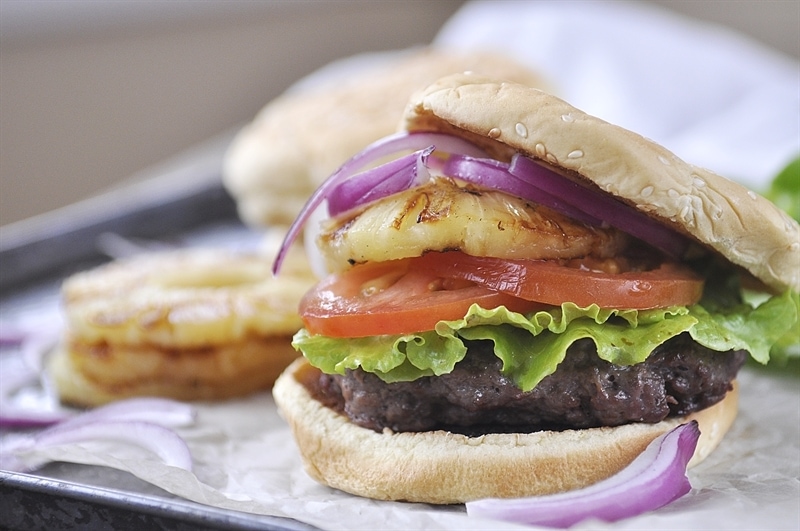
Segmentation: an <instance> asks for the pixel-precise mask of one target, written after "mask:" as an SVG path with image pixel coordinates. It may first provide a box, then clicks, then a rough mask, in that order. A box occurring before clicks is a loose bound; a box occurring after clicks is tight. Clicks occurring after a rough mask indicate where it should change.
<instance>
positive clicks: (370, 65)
mask: <svg viewBox="0 0 800 531" xmlns="http://www.w3.org/2000/svg"><path fill="white" fill-rule="evenodd" d="M354 65H357V67H356V66H354ZM466 70H472V71H476V72H483V73H485V74H487V75H492V76H495V77H498V78H500V79H510V80H513V81H517V82H520V83H525V84H527V85H532V86H542V83H543V82H542V80H541V78H540V77H539V76H538V75H537V74H536V73H534V72H531V71H530V70H529V69H527V68H526V67H524V66H522V65H520V64H519V63H517V62H515V61H513V60H511V59H509V58H508V57H506V56H504V55H497V54H491V53H469V54H464V53H457V52H450V51H445V50H436V49H432V48H422V49H418V50H412V51H403V53H397V54H390V55H388V56H386V55H385V56H381V57H380V58H378V59H376V58H370V57H362V56H355V57H353V58H351V60H350V61H345V62H342V63H340V64H338V65H337V64H334V65H329V66H328V67H326V70H325V72H324V73H318V74H317V75H316V76H314V74H312V77H315V78H316V80H315V81H314V82H311V81H307V82H305V83H301V85H302V86H301V87H293V89H290V90H289V91H287V92H286V93H285V94H283V95H282V96H279V97H278V98H276V99H275V100H273V101H271V102H270V103H269V104H267V105H266V106H265V107H264V108H263V109H262V110H261V111H260V112H259V114H258V115H257V116H256V117H255V119H254V120H253V121H252V122H251V123H250V124H248V125H247V126H246V127H244V128H243V129H242V130H241V131H240V132H239V133H238V135H237V136H236V137H235V138H234V140H233V142H232V143H231V146H230V148H229V149H228V152H227V153H226V156H225V161H224V168H223V182H224V184H225V186H226V188H227V189H228V190H229V191H230V192H231V195H233V197H234V198H235V199H236V202H237V206H238V208H239V214H240V217H241V218H242V220H244V221H245V222H246V223H248V224H250V225H253V226H270V225H288V224H290V223H291V222H292V221H293V220H294V218H295V217H296V216H297V214H298V212H300V209H301V208H302V206H303V204H304V203H305V202H306V200H307V199H308V197H309V196H310V195H311V194H312V193H313V192H314V190H315V189H316V188H317V187H318V186H319V184H321V183H322V181H323V180H324V179H325V178H327V177H328V176H329V175H330V174H331V173H333V172H334V171H335V170H336V169H337V168H338V167H339V166H340V165H341V164H342V163H343V162H344V161H345V160H347V159H348V158H350V157H351V156H352V155H353V154H355V153H357V152H359V151H361V150H362V149H363V148H364V147H366V146H367V145H368V144H369V143H371V142H373V141H375V140H378V139H379V138H382V137H384V136H386V135H388V134H391V133H393V132H395V131H396V130H397V126H398V124H399V123H400V120H401V118H402V115H403V108H404V106H405V104H406V102H407V101H408V96H409V94H411V93H412V92H414V91H415V90H419V89H421V88H423V87H425V86H427V85H428V84H429V83H432V82H433V81H435V80H436V79H437V78H439V77H440V76H443V75H446V74H451V73H453V72H463V71H466ZM342 72H344V73H342ZM323 74H325V75H323ZM334 74H335V75H334ZM343 78H344V79H343Z"/></svg>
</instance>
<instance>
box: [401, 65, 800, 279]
mask: <svg viewBox="0 0 800 531" xmlns="http://www.w3.org/2000/svg"><path fill="white" fill-rule="evenodd" d="M403 127H405V128H406V129H408V130H428V131H443V132H450V133H455V134H458V135H461V136H465V137H467V138H469V139H470V140H472V141H474V142H476V143H478V144H480V145H482V146H483V147H485V148H486V149H487V150H488V151H489V152H490V153H492V154H493V155H494V156H497V157H498V158H501V159H507V158H509V157H510V156H511V154H512V153H513V152H515V151H520V152H523V153H525V154H526V155H528V156H529V157H532V158H534V159H537V160H539V161H541V162H543V163H546V164H549V165H551V166H552V167H553V168H555V169H556V170H558V171H559V172H560V173H563V174H566V175H568V176H570V177H572V178H575V179H578V180H581V181H584V182H586V183H590V184H592V185H594V186H596V187H598V188H599V189H601V190H603V191H605V192H607V193H609V194H612V195H613V196H615V197H617V198H618V199H620V200H622V201H624V202H625V203H627V204H629V205H631V206H633V207H635V208H637V209H638V210H640V211H642V212H645V213H647V214H648V215H649V216H651V217H652V218H655V219H657V220H659V221H660V222H662V223H664V224H666V225H668V226H670V227H672V228H673V229H675V230H677V231H679V232H681V233H683V234H685V235H687V236H690V237H691V238H692V239H694V240H695V241H697V242H699V243H701V244H703V245H704V246H706V247H708V248H710V249H713V250H714V251H716V252H717V253H719V254H720V255H722V256H724V257H725V258H727V259H728V260H730V261H731V262H732V263H734V264H736V265H738V266H741V267H743V268H744V269H746V270H747V271H749V272H750V273H751V274H752V275H753V276H755V277H756V278H758V279H759V280H761V281H762V282H763V283H764V284H765V285H766V286H768V287H770V288H771V289H773V290H775V291H784V290H786V289H787V288H792V289H794V290H796V291H800V226H799V225H798V223H797V222H796V221H794V220H793V219H791V218H790V217H789V216H788V215H787V214H786V213H785V212H783V211H782V210H780V209H779V208H778V207H776V206H775V205H774V204H773V203H771V202H770V201H769V200H767V199H765V198H763V197H762V196H760V195H758V194H756V193H755V192H753V191H751V190H748V189H747V188H745V187H744V186H741V185H740V184H737V183H735V182H733V181H730V180H728V179H726V178H724V177H721V176H719V175H717V174H715V173H713V172H711V171H709V170H707V169H703V168H699V167H696V166H693V165H691V164H689V163H687V162H684V161H683V160H681V159H680V158H678V157H677V156H676V155H675V154H673V153H671V152H670V151H668V150H667V149H665V148H664V147H662V146H660V145H658V144H656V143H654V142H652V141H651V140H648V139H646V138H644V137H642V136H641V135H638V134H636V133H633V132H631V131H628V130H626V129H624V128H622V127H618V126H616V125H613V124H610V123H608V122H605V121H603V120H601V119H599V118H596V117H594V116H591V115H588V114H586V113H584V112H583V111H581V110H579V109H576V108H575V107H573V106H571V105H570V104H568V103H566V102H564V101H563V100H561V99H559V98H557V97H555V96H552V95H550V94H547V93H545V92H542V91H541V90H538V89H534V88H531V87H528V86H525V85H521V84H517V83H512V82H503V81H498V80H496V79H492V78H489V77H485V76H481V75H475V74H456V75H450V76H446V77H443V78H440V79H439V80H438V81H436V82H434V83H433V84H432V85H429V86H428V87H427V88H425V89H424V90H421V91H419V92H417V93H416V94H415V95H414V96H412V98H411V101H410V102H409V103H408V105H407V106H406V111H405V114H404V120H403Z"/></svg>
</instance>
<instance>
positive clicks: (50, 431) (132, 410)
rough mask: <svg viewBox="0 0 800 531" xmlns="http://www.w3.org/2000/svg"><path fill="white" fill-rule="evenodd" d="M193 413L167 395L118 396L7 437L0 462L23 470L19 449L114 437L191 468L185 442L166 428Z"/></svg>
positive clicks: (184, 421) (188, 421)
mask: <svg viewBox="0 0 800 531" xmlns="http://www.w3.org/2000/svg"><path fill="white" fill-rule="evenodd" d="M25 414H26V415H29V416H30V415H31V414H32V413H31V412H25ZM195 414H196V411H195V408H194V407H193V406H192V405H190V404H185V403H183V402H177V401H175V400H170V399H167V398H131V399H127V400H120V401H118V402H113V403H111V404H108V405H106V406H102V407H98V408H95V409H93V410H90V411H87V412H85V413H82V414H80V415H76V416H73V417H71V418H68V419H66V420H65V419H64V418H62V419H59V421H60V423H59V424H57V425H56V426H51V427H49V428H47V429H45V430H43V431H41V432H39V433H37V434H35V435H30V436H25V437H19V438H17V439H16V440H14V441H11V442H10V443H9V444H7V445H5V446H4V448H3V451H2V452H0V463H4V464H5V465H4V466H6V467H12V466H13V467H14V468H13V469H14V470H17V471H24V469H27V468H28V467H26V466H25V465H23V460H22V459H20V458H19V457H18V453H19V452H24V451H26V450H31V449H35V448H45V447H50V446H58V445H62V444H72V443H81V442H89V441H93V440H116V441H122V442H126V443H130V444H135V445H138V446H140V447H142V448H145V449H148V450H151V451H153V452H154V453H155V454H156V455H158V456H159V457H161V459H162V460H164V462H165V463H166V464H168V465H171V466H178V467H180V468H184V469H186V470H191V462H192V461H191V455H189V450H188V447H187V446H186V443H185V442H184V441H183V440H182V439H181V438H180V437H179V436H178V435H177V434H176V433H175V432H173V431H172V430H171V429H169V428H170V427H180V426H187V425H189V424H191V423H192V422H193V421H194V419H195ZM26 418H29V417H26ZM27 425H28V426H30V423H28V424H27ZM9 469H10V468H9Z"/></svg>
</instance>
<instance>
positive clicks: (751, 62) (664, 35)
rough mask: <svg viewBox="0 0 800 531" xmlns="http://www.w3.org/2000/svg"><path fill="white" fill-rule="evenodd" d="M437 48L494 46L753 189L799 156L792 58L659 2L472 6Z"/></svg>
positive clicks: (594, 110)
mask: <svg viewBox="0 0 800 531" xmlns="http://www.w3.org/2000/svg"><path fill="white" fill-rule="evenodd" d="M434 44H435V45H436V46H441V47H454V48H458V49H476V48H478V49H486V48H488V49H496V50H500V51H503V52H505V53H507V54H509V55H511V56H513V57H515V58H517V59H518V60H520V61H522V62H523V63H525V64H527V65H528V66H530V67H531V68H534V69H536V70H538V71H539V72H541V73H542V75H543V76H544V77H546V78H547V79H548V80H550V81H551V82H552V84H553V85H554V91H555V92H557V95H558V96H560V97H561V98H563V99H565V100H566V101H568V102H569V103H571V104H572V105H574V106H576V107H578V108H580V109H581V110H583V111H585V112H588V113H589V114H593V115H595V116H597V117H599V118H602V119H604V120H607V121H609V122H612V123H615V124H617V125H620V126H622V127H625V128H627V129H631V130H633V131H635V132H637V133H640V134H642V135H644V136H646V137H649V138H651V139H653V140H655V141H656V142H658V143H659V144H662V145H663V146H664V147H666V148H668V149H670V150H671V151H673V152H674V153H675V154H676V155H678V156H679V157H681V158H682V159H684V160H686V161H687V162H690V163H692V164H695V165H697V166H703V167H706V168H708V169H710V170H713V171H715V172H717V173H719V174H720V175H724V176H726V177H728V178H729V179H732V180H737V181H739V182H741V183H743V184H745V185H747V186H749V187H751V188H753V189H755V190H756V191H761V190H763V189H764V187H765V186H766V185H767V184H768V183H769V181H770V180H771V178H772V177H773V176H774V175H775V174H776V173H777V172H778V171H780V169H782V168H783V166H784V165H785V164H786V163H788V162H789V160H791V158H793V157H794V156H797V155H798V154H800V64H799V63H798V61H797V60H795V59H793V58H791V57H789V56H786V55H783V54H781V53H779V52H777V51H775V50H772V49H770V48H768V47H766V46H765V45H762V44H760V43H758V42H756V41H755V40H753V39H750V38H748V37H745V36H744V35H742V34H739V33H736V32H734V31H732V30H728V29H726V28H723V27H720V26H716V25H711V24H707V23H702V22H699V21H697V20H694V19H688V18H685V17H683V16H679V15H675V14H673V13H672V12H669V11H666V10H664V9H662V8H657V7H653V6H650V5H647V4H644V3H634V2H624V1H613V2H608V1H566V2H562V1H547V0H538V1H498V0H488V1H475V2H471V3H468V4H465V5H464V7H463V8H462V9H461V10H460V11H458V12H457V13H456V14H455V15H454V16H453V17H452V18H451V19H450V20H449V21H448V22H447V23H446V24H445V25H444V26H443V27H442V29H441V31H440V32H439V34H438V36H437V37H436V39H435V41H434Z"/></svg>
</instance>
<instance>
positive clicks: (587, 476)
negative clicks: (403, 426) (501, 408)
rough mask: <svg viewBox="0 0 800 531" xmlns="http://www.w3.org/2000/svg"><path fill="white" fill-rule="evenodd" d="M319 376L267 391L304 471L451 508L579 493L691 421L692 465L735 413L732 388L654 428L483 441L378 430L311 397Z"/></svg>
mask: <svg viewBox="0 0 800 531" xmlns="http://www.w3.org/2000/svg"><path fill="white" fill-rule="evenodd" d="M317 374H318V372H317V369H315V368H313V367H311V366H310V365H309V364H308V363H307V362H306V361H305V359H302V358H301V359H298V360H297V361H295V362H294V363H292V365H290V366H289V368H288V369H287V370H286V371H285V372H284V373H283V374H282V375H281V376H280V378H279V379H278V381H277V382H276V383H275V387H274V388H273V395H274V397H275V401H276V403H277V404H278V407H279V410H280V412H281V414H282V415H283V416H284V418H285V419H286V420H287V422H288V423H289V425H290V426H291V429H292V431H293V433H294V437H295V439H296V441H297V445H298V447H299V449H300V454H301V456H302V459H303V462H304V465H305V469H306V471H307V472H308V474H309V475H310V476H311V477H312V478H314V479H315V480H317V481H318V482H320V483H322V484H325V485H328V486H331V487H334V488H337V489H340V490H343V491H346V492H349V493H352V494H356V495H359V496H364V497H368V498H374V499H379V500H404V501H412V502H422V503H435V504H448V503H463V502H467V501H470V500H476V499H480V498H487V497H498V498H512V497H523V496H534V495H541V494H550V493H555V492H561V491H566V490H571V489H577V488H581V487H585V486H588V485H591V484H593V483H596V482H597V481H600V480H603V479H605V478H607V477H610V476H612V475H613V474H615V473H616V472H618V471H620V470H621V469H623V468H624V467H625V466H627V465H628V464H629V463H630V462H631V461H633V459H635V458H636V456H638V455H639V454H640V453H641V452H642V451H643V450H644V449H645V448H646V447H647V445H648V444H649V443H650V442H651V441H652V440H653V439H655V438H656V437H658V436H659V435H661V434H663V433H666V432H667V431H669V430H670V429H672V428H674V427H675V426H677V425H678V424H680V423H683V422H687V421H689V420H692V419H694V420H697V421H698V422H699V424H700V431H701V436H700V441H699V443H698V446H697V449H696V451H695V455H694V458H693V459H692V462H691V463H690V466H693V465H694V464H697V463H698V462H700V461H702V460H703V459H704V458H705V457H706V456H707V455H708V454H709V453H711V451H712V450H713V449H714V448H715V447H716V446H717V445H718V444H719V442H720V440H722V437H723V436H724V435H725V433H726V432H727V431H728V429H729V428H730V426H731V424H732V423H733V421H734V419H735V417H736V413H737V406H738V394H737V390H736V388H735V387H734V390H733V391H732V392H730V393H728V394H727V396H726V398H725V399H724V400H723V401H722V402H720V403H718V404H716V405H714V406H712V407H710V408H708V409H706V410H703V411H701V412H699V413H696V414H693V415H690V416H688V417H685V418H679V419H670V420H668V421H664V422H660V423H658V424H629V425H625V426H619V427H615V428H594V429H588V430H574V431H572V430H571V431H563V432H539V433H531V434H491V435H483V436H480V437H467V436H464V435H457V434H453V433H449V432H444V431H435V432H424V433H392V432H388V431H387V432H384V433H376V432H374V431H372V430H369V429H366V428H362V427H360V426H357V425H356V424H353V423H352V422H350V420H349V419H348V418H347V417H346V416H344V415H342V414H339V413H337V412H336V411H334V410H332V409H330V408H328V407H326V406H324V405H322V404H321V403H320V402H318V401H317V400H315V399H314V398H313V397H312V395H311V394H310V393H309V391H308V390H307V388H306V386H305V385H304V383H303V382H306V381H309V380H310V379H312V378H315V377H316V375H317Z"/></svg>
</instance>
